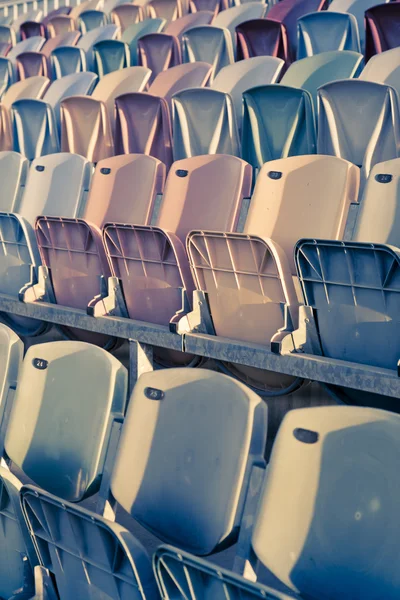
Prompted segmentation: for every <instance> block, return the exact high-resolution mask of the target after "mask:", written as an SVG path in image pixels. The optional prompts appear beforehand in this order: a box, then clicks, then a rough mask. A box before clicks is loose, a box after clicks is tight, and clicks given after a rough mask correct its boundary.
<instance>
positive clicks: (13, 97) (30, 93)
mask: <svg viewBox="0 0 400 600" xmlns="http://www.w3.org/2000/svg"><path fill="white" fill-rule="evenodd" d="M49 85H50V79H49V78H48V77H43V76H42V75H36V76H34V77H28V79H24V80H23V81H17V83H13V84H12V85H11V86H10V87H9V88H8V90H7V91H6V92H5V94H4V96H3V98H2V100H1V102H2V104H3V105H4V106H5V107H6V108H11V106H12V104H14V102H16V101H17V100H27V99H34V100H40V98H43V96H44V93H45V92H46V90H47V88H48V87H49Z"/></svg>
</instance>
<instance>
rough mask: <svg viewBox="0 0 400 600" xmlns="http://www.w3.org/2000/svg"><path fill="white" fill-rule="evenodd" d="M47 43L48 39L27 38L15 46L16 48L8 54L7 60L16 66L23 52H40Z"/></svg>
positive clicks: (38, 37)
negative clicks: (18, 57) (17, 59)
mask: <svg viewBox="0 0 400 600" xmlns="http://www.w3.org/2000/svg"><path fill="white" fill-rule="evenodd" d="M45 43H46V38H44V37H40V36H38V35H37V36H33V37H30V38H27V39H26V40H23V41H22V42H18V44H15V46H14V47H13V48H11V50H10V52H9V53H8V54H7V58H8V59H9V60H11V62H12V63H13V64H15V60H16V58H17V56H19V55H20V54H22V53H23V52H39V51H40V49H41V48H42V46H44V44H45Z"/></svg>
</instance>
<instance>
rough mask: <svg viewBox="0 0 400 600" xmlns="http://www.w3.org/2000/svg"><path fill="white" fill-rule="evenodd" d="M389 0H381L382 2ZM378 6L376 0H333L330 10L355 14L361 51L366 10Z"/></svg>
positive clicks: (362, 48)
mask: <svg viewBox="0 0 400 600" xmlns="http://www.w3.org/2000/svg"><path fill="white" fill-rule="evenodd" d="M386 1H389V0H383V2H382V1H381V0H380V2H379V3H380V4H383V3H385V2H386ZM373 6H376V0H332V2H331V3H330V5H329V7H328V9H327V10H328V11H333V12H341V13H349V14H350V15H354V16H355V18H356V20H357V25H358V33H359V34H360V43H361V51H363V50H364V46H365V25H364V23H365V12H366V11H367V10H368V9H370V8H372V7H373Z"/></svg>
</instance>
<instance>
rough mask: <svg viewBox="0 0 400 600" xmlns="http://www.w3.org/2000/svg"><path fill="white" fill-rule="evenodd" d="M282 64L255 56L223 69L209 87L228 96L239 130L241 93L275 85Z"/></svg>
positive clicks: (273, 57) (279, 60)
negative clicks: (231, 102)
mask: <svg viewBox="0 0 400 600" xmlns="http://www.w3.org/2000/svg"><path fill="white" fill-rule="evenodd" d="M245 6H249V5H248V4H246V5H245ZM284 64H285V63H284V61H283V60H282V59H280V58H276V57H275V56H256V57H254V58H248V59H247V60H241V61H239V62H237V63H234V64H233V65H229V66H227V67H224V68H223V69H221V71H220V72H219V73H218V75H217V76H216V77H215V79H214V81H213V83H212V85H211V87H212V89H213V90H218V91H219V92H225V93H227V94H230V96H231V97H232V100H233V105H234V107H235V111H236V117H237V120H238V124H239V129H240V128H241V121H242V110H243V109H242V95H243V92H245V91H246V90H248V89H250V88H252V87H256V86H259V85H266V84H268V83H275V82H276V81H277V79H278V77H279V75H280V73H281V71H282V69H283V67H284Z"/></svg>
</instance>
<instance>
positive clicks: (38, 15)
mask: <svg viewBox="0 0 400 600" xmlns="http://www.w3.org/2000/svg"><path fill="white" fill-rule="evenodd" d="M30 8H31V10H28V11H26V12H22V13H20V14H19V15H18V16H17V17H16V18H14V19H13V21H12V27H13V29H14V30H15V31H16V32H17V33H18V32H19V28H20V27H21V25H22V24H23V23H26V22H27V21H36V22H37V23H39V22H40V21H41V20H42V18H43V11H42V10H40V9H32V6H31V7H30Z"/></svg>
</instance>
